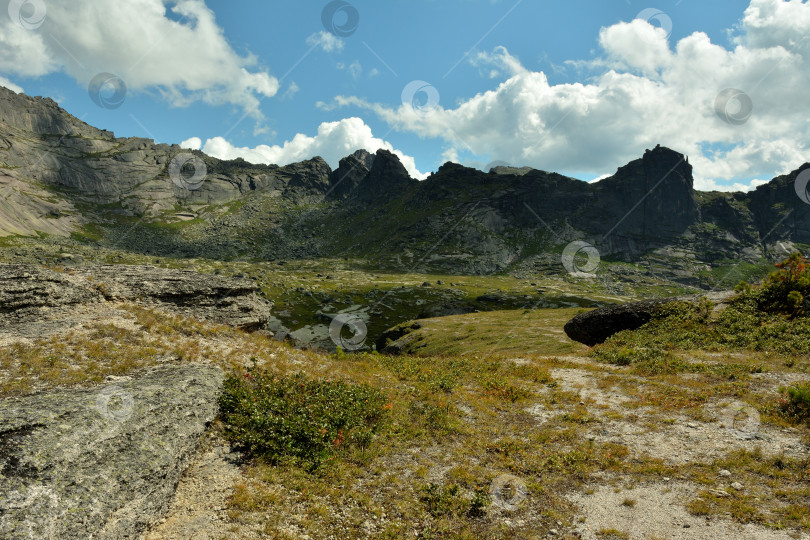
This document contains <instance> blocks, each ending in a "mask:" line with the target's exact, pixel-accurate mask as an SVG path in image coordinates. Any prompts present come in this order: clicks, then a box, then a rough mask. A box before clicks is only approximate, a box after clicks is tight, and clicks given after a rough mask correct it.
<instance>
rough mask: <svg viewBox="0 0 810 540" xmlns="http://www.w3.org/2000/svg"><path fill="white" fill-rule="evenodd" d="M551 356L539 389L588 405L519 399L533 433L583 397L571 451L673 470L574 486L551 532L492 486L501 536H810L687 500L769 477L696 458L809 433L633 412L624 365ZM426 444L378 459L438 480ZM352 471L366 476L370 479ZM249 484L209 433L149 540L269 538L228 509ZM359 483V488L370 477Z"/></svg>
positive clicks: (282, 532) (732, 412) (779, 447)
mask: <svg viewBox="0 0 810 540" xmlns="http://www.w3.org/2000/svg"><path fill="white" fill-rule="evenodd" d="M548 360H550V361H552V362H559V363H563V364H566V365H569V366H570V367H564V368H557V369H552V370H551V371H550V373H551V377H552V378H553V380H554V381H556V383H557V384H558V386H557V387H556V388H555V387H549V386H547V385H543V386H542V387H538V388H537V389H536V390H537V391H538V393H540V394H543V393H549V392H552V391H557V390H560V391H562V392H565V393H566V394H569V395H570V396H572V397H573V396H576V397H577V399H579V402H578V403H575V404H574V403H572V404H567V405H563V406H561V407H559V408H555V407H549V406H548V404H547V403H544V402H542V401H540V402H532V400H526V401H525V402H521V403H520V404H517V406H516V408H521V409H522V410H523V411H524V412H525V413H527V414H528V415H529V416H530V417H531V422H530V424H529V429H530V430H532V429H536V430H538V431H539V430H542V429H543V426H544V425H545V424H547V423H553V421H554V419H555V418H559V417H560V416H561V415H564V414H566V412H567V411H569V410H570V409H571V408H572V405H575V406H578V407H579V409H578V410H579V412H580V413H581V414H583V415H585V416H588V417H591V418H592V419H593V420H592V421H589V422H588V423H587V424H586V425H587V429H585V430H583V431H582V437H583V438H582V439H581V440H579V441H574V442H573V443H572V444H571V447H572V449H575V448H576V447H577V446H579V445H582V444H585V443H586V441H596V442H607V443H612V444H613V445H615V446H616V447H624V448H626V449H627V451H628V454H627V456H626V457H625V460H626V461H633V460H635V459H638V460H641V461H645V462H646V461H650V460H651V458H654V460H660V463H659V466H660V467H661V469H662V470H664V471H667V472H665V473H664V474H670V475H671V476H663V475H655V474H653V475H650V474H623V473H621V472H617V471H595V472H594V473H593V474H592V475H591V476H590V477H589V478H588V479H587V481H586V482H584V483H583V484H582V485H581V486H579V487H578V488H577V489H574V490H571V491H569V492H568V493H566V494H565V498H566V499H567V500H568V501H570V502H571V504H572V507H571V514H570V521H568V520H567V522H566V523H563V522H562V521H558V522H552V523H551V524H550V526H549V527H548V528H545V527H544V529H545V530H544V531H543V530H538V531H537V532H536V533H535V532H531V530H530V529H527V528H525V525H526V522H527V521H531V518H529V519H527V516H526V510H527V509H528V508H530V507H532V506H534V504H532V503H531V498H532V497H533V495H532V494H531V493H521V491H520V489H518V490H517V492H516V493H517V495H508V496H506V500H505V501H501V504H499V500H498V497H501V496H502V494H499V493H496V492H493V495H494V497H493V504H492V506H491V507H490V508H489V509H488V519H490V520H492V521H496V522H500V524H501V528H500V530H501V533H500V534H498V535H497V536H496V537H514V538H583V539H605V538H631V539H636V538H637V539H649V540H652V539H656V538H658V539H665V538H666V539H681V538H683V539H687V538H688V539H704V538H705V539H723V540H724V539H729V540H732V539H733V540H742V539H750V540H759V539H782V538H784V539H788V538H794V539H798V538H801V539H807V538H810V534H808V530H807V529H804V530H778V528H773V527H765V526H762V525H758V524H754V523H741V522H740V521H739V520H735V519H734V518H733V517H732V516H731V514H730V513H728V514H725V513H723V514H719V515H696V514H695V513H693V512H690V510H689V503H690V502H691V501H695V500H699V499H700V497H701V493H703V492H706V491H708V492H709V493H712V494H716V496H718V497H721V498H729V499H730V498H735V497H738V496H739V494H743V493H745V492H751V491H754V492H758V491H759V490H760V487H761V486H754V485H748V484H746V483H743V482H745V480H744V478H742V477H743V476H744V475H743V474H742V472H741V471H737V470H735V468H734V467H730V468H729V469H720V468H714V469H712V474H711V475H710V476H709V478H701V481H699V482H698V481H694V480H692V479H690V478H691V477H692V476H693V475H692V474H691V473H690V472H689V471H687V470H686V468H687V467H688V466H689V465H690V464H693V465H694V464H701V465H704V466H707V467H709V468H710V469H711V464H712V463H714V462H715V461H717V460H720V459H722V458H723V457H724V456H727V455H729V454H730V453H733V452H737V451H744V452H759V451H761V452H762V454H763V455H764V456H785V457H789V458H794V459H804V460H807V459H808V457H810V446H808V444H807V433H806V432H804V433H802V432H801V431H800V430H799V429H797V428H790V427H780V426H775V425H770V424H768V423H763V422H762V421H761V419H760V418H759V416H758V414H757V413H756V412H750V414H751V416H750V417H744V418H740V415H739V409H740V408H741V407H738V403H737V402H735V400H727V399H725V400H719V401H716V402H714V401H713V402H710V403H708V404H707V405H706V407H705V409H706V414H707V416H706V418H705V419H703V420H696V419H694V418H692V417H690V416H687V415H684V414H679V413H675V412H673V411H665V410H661V409H660V408H657V407H654V406H649V407H641V408H635V409H632V411H633V412H632V414H627V412H628V408H627V404H628V402H630V401H632V399H631V398H630V397H628V396H627V395H625V394H623V393H622V392H621V391H620V390H617V389H616V388H615V387H612V385H610V384H606V382H607V381H608V380H609V379H610V378H612V377H616V376H621V377H623V378H626V379H629V380H630V381H631V382H632V383H633V384H638V385H639V386H643V385H644V384H645V381H644V380H641V379H640V378H637V377H633V376H631V375H629V374H627V373H626V370H623V369H621V368H614V367H606V366H604V365H602V364H596V363H594V362H592V361H591V360H590V359H589V358H586V357H576V356H567V357H560V358H558V359H548ZM513 361H514V362H515V363H517V364H519V365H526V364H528V363H530V361H527V360H526V359H522V358H517V359H513ZM792 378H793V377H792V376H791V375H790V374H783V375H779V376H774V375H773V374H768V375H767V376H765V375H762V376H758V377H756V378H755V381H754V382H753V384H754V385H755V386H757V389H758V390H759V391H760V392H763V393H773V394H775V393H776V392H777V389H778V387H779V386H780V385H781V384H784V383H787V382H790V380H791V379H792ZM459 410H460V412H461V414H462V415H463V418H464V421H465V422H468V423H470V424H474V423H476V422H480V421H482V420H484V419H483V418H481V417H480V416H478V415H476V413H475V411H474V410H473V409H472V408H470V407H466V406H464V405H459ZM513 412H515V411H513ZM743 412H744V413H745V411H743ZM421 450H422V451H421V452H420V453H421V454H422V455H421V456H414V455H412V453H409V454H408V455H401V456H397V457H394V458H389V459H381V461H382V463H381V464H380V465H379V466H385V465H384V464H385V463H386V462H390V461H391V460H392V459H393V460H394V461H397V462H398V463H397V464H396V465H395V466H396V467H397V468H399V469H400V470H403V471H415V470H417V469H419V468H420V467H426V468H427V473H426V478H425V480H426V481H433V482H438V483H440V482H443V481H445V480H447V478H448V476H452V474H451V471H452V469H453V463H448V460H447V455H446V454H447V451H446V449H445V448H443V445H441V444H440V445H437V446H434V447H432V448H429V449H421ZM682 467H683V468H684V470H683V474H681V468H682ZM392 472H393V471H392ZM410 474H411V475H413V474H414V472H410ZM513 478H515V479H516V482H518V485H519V484H520V483H523V485H525V482H531V481H532V480H533V479H531V478H528V477H527V478H525V479H523V478H521V477H519V476H513ZM354 480H355V482H356V483H357V484H362V479H354ZM496 480H497V479H496ZM741 480H742V482H741ZM242 482H244V479H243V478H242V477H241V476H240V474H239V467H238V466H237V465H236V464H235V462H234V454H233V453H231V451H230V448H229V447H228V445H227V443H224V442H223V441H221V440H220V439H219V438H218V436H217V435H216V433H215V432H212V434H211V439H210V442H209V443H208V444H207V445H206V446H205V448H204V449H203V450H202V451H201V452H200V455H199V457H198V459H197V462H196V463H195V464H194V465H193V466H192V467H191V468H190V469H189V471H188V473H187V475H186V477H185V478H184V479H183V481H182V482H181V484H180V486H179V488H178V492H177V496H176V500H175V503H174V505H173V507H172V510H171V511H170V513H169V515H168V517H167V518H166V521H165V522H164V523H163V524H161V525H160V526H159V527H157V528H156V529H154V530H153V531H152V533H151V534H150V535H149V536H147V538H148V539H149V540H157V539H161V538H166V539H176V538H177V539H179V538H190V537H192V536H193V537H195V538H211V539H214V538H226V537H227V538H235V537H244V538H258V537H260V536H261V534H264V532H266V531H264V529H262V528H261V527H259V526H258V525H259V524H261V523H263V520H262V519H260V518H258V519H257V521H254V520H253V519H251V520H248V519H245V516H244V515H240V516H239V518H238V519H236V520H230V519H229V517H228V516H229V513H228V511H227V508H228V506H229V500H231V504H232V499H229V497H232V493H233V490H234V486H235V485H236V484H240V483H242ZM493 485H495V482H493ZM268 487H269V488H270V489H278V490H285V486H283V485H281V484H277V483H272V482H270V483H267V484H266V485H265V486H264V489H267V488H268ZM358 487H359V489H362V486H358ZM372 497H373V495H372ZM312 510H313V508H312V506H310V505H308V504H306V503H304V504H299V505H296V506H294V507H291V508H289V509H287V511H285V514H287V515H286V518H285V520H284V523H283V524H279V525H281V526H280V527H277V528H275V529H274V531H275V532H276V533H277V534H278V535H279V537H285V538H317V537H319V536H317V534H309V533H307V532H306V529H307V527H306V526H301V525H300V524H301V523H306V522H307V521H308V520H309V519H311V518H312V514H311V512H312ZM343 510H344V511H345V510H347V509H343ZM332 511H340V510H338V509H333V510H332ZM268 517H269V516H268ZM254 518H256V516H254ZM362 525H363V526H364V527H365V529H364V530H365V532H366V533H367V534H364V535H362V536H364V537H369V538H376V537H380V536H381V533H382V532H383V531H384V530H385V519H384V518H383V519H381V520H379V521H378V522H373V521H372V522H368V520H366V521H365V522H364V523H363V524H362ZM400 532H402V533H403V534H402V536H404V537H416V536H417V534H418V532H417V531H413V532H409V531H404V530H403V531H400ZM328 537H336V536H334V535H329V536H328ZM423 537H424V536H423Z"/></svg>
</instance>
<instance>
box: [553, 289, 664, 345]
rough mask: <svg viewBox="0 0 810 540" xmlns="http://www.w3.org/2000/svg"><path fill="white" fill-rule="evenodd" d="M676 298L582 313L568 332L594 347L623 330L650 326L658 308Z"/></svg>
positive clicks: (577, 339) (573, 321) (576, 338)
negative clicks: (649, 323) (647, 324)
mask: <svg viewBox="0 0 810 540" xmlns="http://www.w3.org/2000/svg"><path fill="white" fill-rule="evenodd" d="M674 300H676V299H675V298H656V299H654V300H642V301H640V302H628V303H627V304H617V305H613V306H605V307H601V308H598V309H594V310H593V311H589V312H587V313H580V314H579V315H577V316H575V317H574V318H573V319H571V320H570V321H568V322H567V323H565V327H564V329H565V333H566V334H567V335H568V337H569V338H571V339H573V340H574V341H579V342H580V343H584V344H585V345H588V346H589V347H593V346H594V345H597V344H599V343H603V342H604V341H605V340H606V339H607V338H609V337H610V336H612V335H613V334H615V333H617V332H621V331H622V330H635V329H636V328H639V327H641V326H642V325H644V324H646V323H648V322H649V321H650V319H652V314H653V312H654V311H655V309H656V308H657V307H658V306H661V305H663V304H666V303H667V302H672V301H674Z"/></svg>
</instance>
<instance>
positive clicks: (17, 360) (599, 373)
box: [0, 304, 810, 540]
mask: <svg viewBox="0 0 810 540" xmlns="http://www.w3.org/2000/svg"><path fill="white" fill-rule="evenodd" d="M115 308H116V310H115V317H108V316H106V315H105V314H104V313H97V314H95V315H96V316H85V315H93V314H92V313H90V314H81V315H82V317H77V319H76V325H74V327H72V328H69V329H65V328H58V329H53V331H52V332H51V331H49V332H47V333H48V334H49V335H39V336H38V335H31V334H28V335H25V336H23V335H17V336H16V337H14V336H11V335H6V336H5V337H4V338H3V341H2V342H0V392H1V393H2V397H7V396H14V395H20V394H26V393H30V392H33V391H42V390H46V389H49V388H54V387H75V386H82V387H93V386H96V385H98V384H100V383H102V382H103V381H104V380H105V379H106V377H108V376H110V375H115V376H121V375H125V374H126V373H128V372H129V371H131V370H133V369H139V368H142V367H145V366H148V365H153V364H159V363H163V362H167V361H172V362H174V363H178V362H180V363H182V362H202V363H211V364H216V365H219V366H221V367H223V368H225V369H226V370H229V371H230V372H233V373H240V372H241V371H242V370H244V369H245V367H247V366H249V365H251V364H252V363H256V364H257V365H259V366H262V367H265V368H267V369H271V370H273V371H274V372H278V373H296V372H303V373H305V374H306V375H307V376H308V377H312V378H323V379H327V378H341V379H345V380H348V381H351V382H356V383H365V384H369V385H372V386H374V387H375V388H378V389H380V390H381V391H383V392H386V393H387V394H388V395H389V396H390V397H391V400H392V403H393V409H392V411H391V414H390V419H389V422H388V424H387V425H386V427H385V429H384V430H383V432H382V433H381V434H380V435H379V436H378V437H377V439H376V440H375V442H374V444H373V445H372V446H371V448H370V449H369V450H368V451H367V452H365V453H362V454H356V453H349V454H346V455H342V456H341V457H340V458H339V459H338V460H337V461H336V462H335V463H334V465H333V466H330V467H329V468H328V469H326V470H320V471H317V472H315V473H309V472H306V471H304V470H303V469H301V468H300V467H297V466H295V465H290V464H279V465H276V466H271V465H266V464H261V463H258V462H255V461H251V460H248V459H246V458H245V456H243V455H241V454H239V453H238V452H237V451H236V449H233V448H231V447H230V446H229V444H228V443H227V442H226V441H225V440H224V438H223V426H222V425H220V424H219V423H214V424H213V425H211V426H210V427H209V429H208V432H207V434H206V436H205V438H204V440H203V441H202V443H201V447H200V450H199V452H198V454H197V457H196V458H195V460H194V461H193V463H192V465H191V466H190V467H189V468H188V470H187V471H186V472H185V474H184V475H183V477H182V478H181V480H180V482H179V485H178V487H177V492H176V494H175V496H174V499H173V502H172V505H171V508H170V509H169V511H168V513H167V514H166V515H165V517H164V519H163V520H162V521H161V522H160V523H156V524H155V525H154V527H153V528H152V529H151V530H150V531H149V533H148V534H147V535H146V536H145V538H148V539H149V540H156V539H161V538H176V539H180V538H211V539H224V538H228V539H230V538H594V539H599V540H604V539H624V538H633V539H635V538H639V539H645V540H652V539H655V538H660V539H663V538H729V539H731V538H734V539H737V538H751V539H755V538H757V539H758V538H805V539H806V538H810V518H808V510H807V508H808V506H810V504H809V503H810V481H809V480H808V478H810V465H808V464H810V446H809V444H810V429H809V428H808V427H806V426H802V425H796V424H791V423H789V422H786V421H785V420H784V419H782V418H780V417H778V416H777V415H774V414H773V413H772V409H773V404H774V403H775V402H776V400H778V398H779V396H780V393H779V388H780V387H781V386H783V385H785V384H791V383H795V382H796V381H799V380H807V378H808V375H807V374H808V371H810V368H809V367H808V359H806V358H805V359H801V358H799V359H791V361H790V362H788V361H787V360H786V359H784V358H781V357H778V356H773V355H769V354H767V353H762V352H759V353H746V352H738V353H716V352H714V353H708V352H705V351H695V358H699V359H700V360H702V361H711V362H715V363H718V364H726V363H728V364H731V363H735V364H739V363H743V364H748V363H750V364H752V365H753V364H756V365H760V366H761V369H756V370H754V369H752V370H751V372H750V373H748V372H746V373H738V372H735V373H736V375H734V377H725V376H719V375H716V374H709V373H693V372H689V371H686V372H682V373H677V374H664V375H643V374H640V373H638V372H636V371H633V369H632V367H621V366H615V365H610V364H604V363H600V362H597V361H595V359H594V358H593V357H592V356H591V355H590V353H589V352H588V349H587V348H585V347H582V346H579V345H577V344H574V343H571V342H570V341H568V340H567V338H566V337H565V336H564V335H563V334H562V333H561V332H560V328H561V327H562V325H563V324H564V323H565V321H566V320H567V319H568V318H569V317H570V316H571V315H572V313H573V312H575V311H576V308H568V309H545V310H534V311H525V310H518V311H513V312H511V313H508V314H507V313H506V312H500V313H499V312H491V313H473V314H467V315H458V316H454V317H443V318H441V319H431V320H430V321H429V322H427V324H425V326H424V328H423V329H422V330H420V334H419V337H420V339H421V340H422V343H423V345H424V347H423V348H422V350H423V353H424V354H423V356H413V355H395V356H386V355H377V354H366V353H363V354H357V355H340V354H337V355H336V354H323V353H318V352H311V351H301V350H296V349H293V348H291V347H289V346H288V345H286V344H282V343H279V342H277V341H274V340H272V339H270V338H268V337H266V336H262V335H256V334H253V335H251V334H245V333H243V332H241V331H237V330H234V329H231V328H227V327H224V326H219V325H214V324H208V323H201V322H199V321H194V320H191V319H186V318H184V317H180V316H176V315H174V314H170V313H168V312H165V311H161V310H155V309H145V308H143V307H140V306H134V305H126V304H121V305H116V306H115ZM107 315H109V314H107ZM6 330H7V329H6ZM431 336H432V337H431ZM431 485H433V486H436V489H437V490H438V491H435V490H434V491H433V492H432V493H434V495H435V494H436V493H438V495H435V497H434V499H430V497H428V496H427V495H426V494H427V493H429V489H431V488H430V486H431ZM476 490H478V491H481V490H483V492H484V493H485V494H486V504H485V505H484V508H483V511H482V512H480V513H472V512H470V500H471V499H472V498H473V496H474V494H475V493H476V492H477V491H476Z"/></svg>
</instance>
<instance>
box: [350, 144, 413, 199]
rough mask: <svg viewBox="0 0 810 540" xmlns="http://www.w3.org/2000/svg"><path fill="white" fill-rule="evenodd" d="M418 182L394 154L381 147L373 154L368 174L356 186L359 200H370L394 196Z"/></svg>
mask: <svg viewBox="0 0 810 540" xmlns="http://www.w3.org/2000/svg"><path fill="white" fill-rule="evenodd" d="M418 183H419V181H418V180H414V179H413V178H411V176H410V175H409V174H408V171H407V170H406V169H405V166H404V165H402V163H401V162H400V161H399V158H398V157H397V156H396V155H395V154H393V153H392V152H389V151H388V150H383V149H382V148H381V149H379V150H377V153H376V155H375V156H374V163H372V165H371V170H370V171H369V173H368V175H367V176H366V177H365V178H364V179H363V181H362V182H361V183H360V184H359V185H358V186H357V192H358V193H357V194H358V198H360V199H361V200H364V201H371V200H376V199H380V198H387V197H391V196H396V195H397V194H399V193H402V192H403V191H405V190H407V189H408V188H409V187H412V186H415V185H417V184H418Z"/></svg>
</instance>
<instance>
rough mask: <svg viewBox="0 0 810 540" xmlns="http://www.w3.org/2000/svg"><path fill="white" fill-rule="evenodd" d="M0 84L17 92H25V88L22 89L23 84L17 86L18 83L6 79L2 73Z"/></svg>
mask: <svg viewBox="0 0 810 540" xmlns="http://www.w3.org/2000/svg"><path fill="white" fill-rule="evenodd" d="M0 86H5V87H6V88H8V89H9V90H11V91H12V92H16V93H18V94H22V93H23V89H22V87H21V86H17V85H16V84H14V83H13V82H11V81H10V80H8V79H6V78H5V77H3V76H2V75H0Z"/></svg>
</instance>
